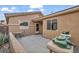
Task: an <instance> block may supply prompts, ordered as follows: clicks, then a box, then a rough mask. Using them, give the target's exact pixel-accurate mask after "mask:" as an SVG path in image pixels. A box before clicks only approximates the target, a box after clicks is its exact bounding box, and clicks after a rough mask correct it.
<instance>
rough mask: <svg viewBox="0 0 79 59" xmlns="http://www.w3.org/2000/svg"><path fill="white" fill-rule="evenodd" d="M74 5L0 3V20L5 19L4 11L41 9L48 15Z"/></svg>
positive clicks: (15, 11) (33, 10) (16, 11)
mask: <svg viewBox="0 0 79 59" xmlns="http://www.w3.org/2000/svg"><path fill="white" fill-rule="evenodd" d="M72 6H75V5H0V20H5V17H4V13H20V12H35V11H41V12H42V13H43V14H44V15H48V14H51V13H54V12H57V11H61V10H64V9H67V8H70V7H72Z"/></svg>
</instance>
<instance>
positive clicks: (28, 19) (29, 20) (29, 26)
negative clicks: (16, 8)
mask: <svg viewBox="0 0 79 59" xmlns="http://www.w3.org/2000/svg"><path fill="white" fill-rule="evenodd" d="M5 17H6V21H7V25H8V29H9V32H13V33H22V34H24V35H32V34H35V33H42V22H41V21H39V18H41V17H43V15H42V13H41V12H28V13H27V12H25V13H11V14H5ZM34 20H35V21H34ZM23 23H24V24H23Z"/></svg>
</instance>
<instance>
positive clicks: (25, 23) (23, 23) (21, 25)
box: [20, 21, 28, 29]
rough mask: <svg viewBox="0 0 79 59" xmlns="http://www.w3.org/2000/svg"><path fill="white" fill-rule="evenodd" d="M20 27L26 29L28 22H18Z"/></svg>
mask: <svg viewBox="0 0 79 59" xmlns="http://www.w3.org/2000/svg"><path fill="white" fill-rule="evenodd" d="M20 29H28V22H26V21H23V22H20Z"/></svg>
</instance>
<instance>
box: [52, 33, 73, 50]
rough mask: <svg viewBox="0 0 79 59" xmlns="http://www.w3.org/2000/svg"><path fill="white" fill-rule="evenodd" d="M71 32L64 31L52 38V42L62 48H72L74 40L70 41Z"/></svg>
mask: <svg viewBox="0 0 79 59" xmlns="http://www.w3.org/2000/svg"><path fill="white" fill-rule="evenodd" d="M70 39H71V34H70V33H69V32H62V33H61V34H60V35H59V36H56V37H55V38H53V39H52V42H53V43H54V44H56V45H57V46H58V47H60V48H65V49H70V48H71V46H72V42H71V41H70Z"/></svg>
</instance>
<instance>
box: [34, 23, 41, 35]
mask: <svg viewBox="0 0 79 59" xmlns="http://www.w3.org/2000/svg"><path fill="white" fill-rule="evenodd" d="M37 24H38V29H37ZM35 33H40V24H39V23H36V24H35Z"/></svg>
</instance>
